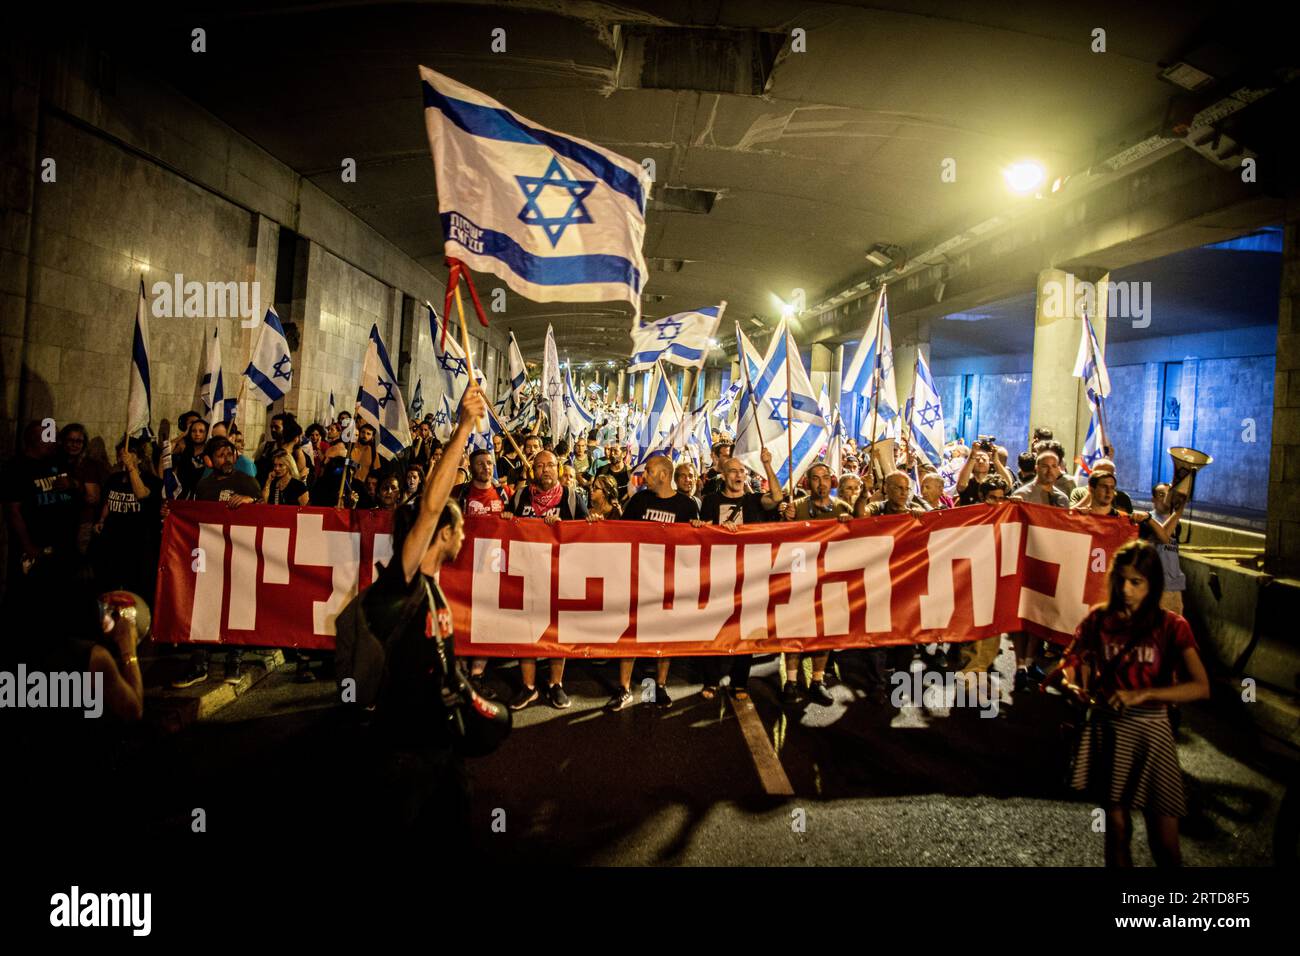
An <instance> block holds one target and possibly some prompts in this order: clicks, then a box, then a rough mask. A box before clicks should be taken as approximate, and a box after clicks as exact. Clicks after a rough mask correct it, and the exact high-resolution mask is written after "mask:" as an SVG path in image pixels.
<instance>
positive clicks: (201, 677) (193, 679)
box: [172, 663, 208, 688]
mask: <svg viewBox="0 0 1300 956" xmlns="http://www.w3.org/2000/svg"><path fill="white" fill-rule="evenodd" d="M207 679H208V665H207V664H206V663H196V664H190V665H189V666H188V667H186V668H185V673H184V674H182V675H181V676H180V677H179V678H177V679H176V680H174V681H172V686H173V687H176V688H181V687H193V686H194V685H195V684H202V683H203V682H204V681H205V680H207Z"/></svg>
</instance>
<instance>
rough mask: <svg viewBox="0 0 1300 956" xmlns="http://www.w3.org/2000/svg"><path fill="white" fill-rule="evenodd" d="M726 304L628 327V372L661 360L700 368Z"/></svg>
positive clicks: (642, 369)
mask: <svg viewBox="0 0 1300 956" xmlns="http://www.w3.org/2000/svg"><path fill="white" fill-rule="evenodd" d="M726 308H727V303H726V302H723V303H721V304H720V305H716V306H710V307H709V308H707V309H697V310H696V311H694V312H678V313H677V314H676V315H669V316H665V317H664V318H662V319H656V320H655V321H654V322H647V323H646V324H645V325H643V326H641V327H640V328H634V329H633V330H632V361H631V362H630V363H629V364H628V367H627V370H628V371H629V372H643V371H645V370H646V369H648V368H650V367H651V366H652V365H654V363H655V362H657V361H659V360H660V359H663V361H665V362H669V363H671V364H673V365H684V366H686V367H687V368H701V367H703V365H704V359H705V357H706V356H707V355H708V354H709V349H710V348H711V346H710V345H709V340H710V339H712V338H713V337H714V336H715V335H717V334H718V323H720V322H721V321H722V313H723V311H724V310H725V309H726Z"/></svg>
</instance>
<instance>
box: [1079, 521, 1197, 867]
mask: <svg viewBox="0 0 1300 956" xmlns="http://www.w3.org/2000/svg"><path fill="white" fill-rule="evenodd" d="M1163 590H1164V571H1163V569H1162V568H1161V565H1160V556H1159V554H1158V553H1157V552H1156V550H1155V548H1153V547H1151V545H1149V544H1147V543H1146V542H1145V541H1131V542H1129V543H1128V544H1126V545H1124V546H1123V547H1122V548H1120V549H1119V550H1118V551H1116V552H1115V557H1114V559H1113V560H1112V561H1111V566H1110V600H1109V602H1108V603H1107V604H1105V605H1103V606H1099V607H1095V608H1093V609H1092V611H1090V612H1089V613H1088V616H1087V617H1085V618H1084V619H1083V623H1082V624H1080V625H1079V629H1078V631H1077V632H1076V634H1075V639H1074V643H1073V644H1071V645H1070V648H1069V650H1067V651H1066V653H1065V656H1064V657H1063V658H1062V660H1061V664H1060V666H1059V668H1058V670H1057V671H1056V672H1055V673H1054V674H1053V677H1059V676H1060V675H1062V674H1064V676H1065V684H1064V686H1065V689H1066V691H1067V692H1069V693H1071V694H1073V695H1074V696H1075V697H1076V698H1077V699H1079V700H1080V701H1082V702H1085V703H1090V704H1092V708H1091V710H1090V712H1089V719H1088V721H1087V723H1086V724H1085V726H1084V729H1083V734H1082V735H1081V737H1080V739H1079V744H1078V748H1077V750H1076V751H1075V755H1074V766H1073V778H1072V780H1071V785H1072V786H1073V787H1074V789H1076V790H1083V791H1087V792H1088V793H1090V794H1092V795H1093V796H1094V797H1095V798H1096V799H1098V800H1099V801H1101V803H1102V805H1103V806H1105V807H1106V813H1107V819H1106V865H1107V866H1132V865H1133V858H1132V854H1131V853H1130V849H1129V845H1130V842H1131V838H1132V822H1131V818H1130V814H1131V812H1132V811H1133V810H1141V811H1142V813H1143V816H1145V818H1146V824H1147V840H1148V842H1149V843H1150V846H1151V855H1152V856H1153V857H1154V858H1155V861H1156V865H1157V866H1178V865H1180V864H1181V862H1182V857H1181V854H1180V851H1179V847H1178V819H1179V817H1184V816H1186V815H1187V802H1186V799H1185V797H1184V794H1183V774H1182V769H1181V768H1180V767H1179V765H1178V752H1177V749H1176V748H1175V746H1174V735H1173V730H1172V729H1171V727H1170V725H1169V711H1168V705H1169V704H1172V703H1183V702H1186V701H1193V700H1201V699H1203V698H1207V697H1209V696H1210V681H1209V678H1208V677H1207V676H1206V673H1205V666H1204V665H1203V664H1202V663H1201V657H1200V654H1198V653H1197V650H1196V640H1195V638H1193V637H1192V629H1191V627H1189V626H1188V624H1187V621H1186V620H1185V619H1184V618H1183V617H1182V616H1180V615H1178V614H1175V613H1173V612H1172V611H1166V610H1163V609H1162V608H1161V607H1160V597H1161V593H1162V592H1163Z"/></svg>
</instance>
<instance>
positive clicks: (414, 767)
mask: <svg viewBox="0 0 1300 956" xmlns="http://www.w3.org/2000/svg"><path fill="white" fill-rule="evenodd" d="M486 407H487V403H486V402H485V400H484V398H483V393H482V392H481V391H480V390H479V388H478V387H477V386H470V387H468V388H467V389H466V390H465V396H464V397H463V398H462V400H461V408H460V420H459V421H458V423H457V426H456V431H455V432H454V433H453V434H452V436H451V438H450V439H449V441H448V443H447V449H448V451H449V453H448V454H445V455H443V457H442V459H441V460H440V461H439V462H438V464H436V465H434V467H433V472H432V474H431V475H430V476H429V478H428V480H427V481H426V482H425V486H424V491H423V493H422V494H421V496H420V500H419V504H418V505H415V506H414V508H415V517H414V521H413V523H412V524H411V525H410V528H409V530H408V531H405V533H403V534H402V535H401V537H400V540H396V539H395V540H394V542H393V544H394V554H393V558H392V560H391V561H390V562H389V564H388V566H387V567H385V569H384V571H383V572H382V573H381V574H380V575H379V577H378V579H377V580H376V581H375V583H374V584H373V585H371V587H370V588H368V589H367V590H366V592H365V595H364V598H363V600H364V602H365V603H364V607H365V611H366V620H367V623H368V625H369V627H370V629H371V631H372V632H373V633H374V634H375V635H376V636H377V637H379V638H380V639H381V640H385V641H387V642H388V643H387V648H386V661H385V673H386V679H385V683H384V686H383V690H382V693H381V696H380V698H379V700H378V702H377V705H376V709H375V729H376V731H377V741H376V742H377V744H378V746H379V756H380V758H381V760H382V762H383V766H382V768H381V769H382V771H383V779H384V780H385V783H386V785H385V786H384V787H382V788H378V789H377V790H375V791H374V793H373V794H372V795H373V796H375V797H377V798H378V802H379V805H378V806H377V807H375V808H374V812H373V813H372V814H371V816H372V818H374V819H377V820H381V821H383V823H382V825H383V826H389V827H393V828H394V829H396V830H397V831H399V833H401V834H402V835H410V836H417V837H423V838H425V839H426V840H428V839H436V840H437V841H438V842H437V843H436V844H435V843H429V844H428V845H429V846H431V847H433V848H434V849H435V850H436V851H439V852H444V853H446V852H448V851H456V850H461V849H463V848H464V847H465V846H466V845H467V843H468V840H467V837H468V832H469V830H468V828H469V789H468V788H469V782H468V778H467V776H466V773H465V766H464V761H463V759H462V758H461V757H460V756H459V755H458V753H457V752H456V750H455V746H454V744H455V736H454V731H453V729H452V727H453V725H452V717H453V716H454V711H453V708H454V707H455V703H456V696H457V695H459V694H463V693H467V692H468V691H467V690H466V689H465V685H464V682H463V681H462V680H461V679H460V678H461V671H460V669H459V665H458V664H457V661H456V657H455V654H454V652H453V648H452V617H451V609H450V608H449V607H448V605H447V600H446V598H445V596H443V594H442V592H441V590H440V589H439V587H438V581H437V576H438V572H439V571H441V569H442V567H443V565H445V564H446V563H447V562H448V561H454V560H455V559H456V556H457V555H458V554H459V553H460V549H461V545H462V544H463V543H464V540H465V529H464V521H463V519H462V517H461V514H460V509H459V508H457V507H456V506H455V504H454V503H451V502H449V501H448V496H449V493H450V491H451V486H452V484H453V482H454V480H455V475H456V468H457V465H458V461H459V458H460V454H461V451H462V449H464V447H465V444H466V442H467V441H468V440H469V436H470V432H471V431H472V429H473V427H474V423H475V422H476V421H478V419H479V418H480V417H481V416H483V415H485V414H486ZM395 531H396V529H395ZM426 588H427V589H428V590H427V591H426ZM430 598H432V601H431V602H430ZM412 599H414V600H415V601H416V602H418V605H419V612H418V613H415V614H413V615H411V616H410V617H409V619H408V621H407V623H406V626H405V627H404V628H403V629H402V630H401V631H400V632H398V633H396V634H394V631H395V629H396V627H397V625H398V623H400V619H401V617H402V611H403V610H404V609H405V607H406V606H407V602H408V601H409V600H412ZM390 635H391V637H390Z"/></svg>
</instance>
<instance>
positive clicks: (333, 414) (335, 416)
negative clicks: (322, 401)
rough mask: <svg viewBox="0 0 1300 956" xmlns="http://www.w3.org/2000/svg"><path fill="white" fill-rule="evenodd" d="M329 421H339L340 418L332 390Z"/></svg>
mask: <svg viewBox="0 0 1300 956" xmlns="http://www.w3.org/2000/svg"><path fill="white" fill-rule="evenodd" d="M329 416H330V417H329V421H331V422H337V421H338V420H339V416H338V412H336V411H334V393H333V392H330V407H329Z"/></svg>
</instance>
